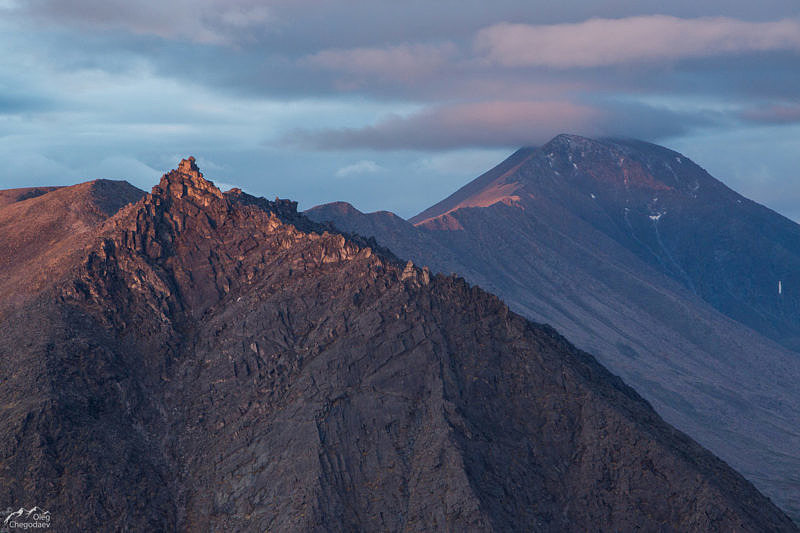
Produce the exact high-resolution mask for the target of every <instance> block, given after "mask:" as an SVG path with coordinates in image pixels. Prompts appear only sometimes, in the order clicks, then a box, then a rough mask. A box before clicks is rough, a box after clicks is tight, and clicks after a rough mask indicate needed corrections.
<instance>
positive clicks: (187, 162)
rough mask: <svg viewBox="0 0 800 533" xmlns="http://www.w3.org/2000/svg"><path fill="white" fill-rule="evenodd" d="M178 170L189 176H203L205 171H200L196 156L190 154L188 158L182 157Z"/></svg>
mask: <svg viewBox="0 0 800 533" xmlns="http://www.w3.org/2000/svg"><path fill="white" fill-rule="evenodd" d="M178 172H181V173H182V174H186V175H188V176H195V177H200V178H202V177H203V173H202V172H200V169H199V168H198V166H197V163H196V162H195V158H194V157H193V156H191V155H190V156H189V157H188V158H186V159H181V162H180V163H179V164H178Z"/></svg>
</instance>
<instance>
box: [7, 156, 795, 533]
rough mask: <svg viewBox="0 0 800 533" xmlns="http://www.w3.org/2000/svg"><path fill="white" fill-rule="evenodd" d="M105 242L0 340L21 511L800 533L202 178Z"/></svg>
mask: <svg viewBox="0 0 800 533" xmlns="http://www.w3.org/2000/svg"><path fill="white" fill-rule="evenodd" d="M49 194H53V192H48V193H46V194H44V195H43V196H42V198H45V197H46V196H48V195H49ZM35 200H36V199H35V198H34V199H28V200H24V201H23V202H30V201H35ZM2 209H5V208H2ZM92 234H93V239H92V241H91V242H90V243H89V244H88V245H86V246H84V243H85V242H86V241H81V243H80V246H78V244H73V243H67V244H65V246H67V247H71V248H70V253H68V254H66V255H65V257H71V258H76V259H75V260H74V261H72V262H70V263H69V264H59V265H58V267H57V268H55V267H54V268H52V269H51V270H50V277H49V280H50V283H49V284H47V285H44V286H37V287H36V288H35V289H29V291H28V292H27V293H26V294H25V295H24V298H19V299H15V300H13V301H6V302H4V308H3V309H4V311H3V312H4V315H3V320H2V321H0V372H2V373H1V374H0V375H2V376H3V386H4V390H5V392H4V402H5V404H4V409H3V410H2V411H0V413H1V414H2V420H0V427H1V428H2V438H1V439H0V453H2V456H3V457H4V463H3V464H4V468H3V469H2V470H1V471H0V491H2V497H3V499H5V500H6V501H14V502H16V501H36V502H38V503H40V504H41V505H42V506H43V507H45V508H47V509H48V510H50V511H51V513H52V516H53V523H54V527H60V526H59V525H58V522H57V521H59V520H63V521H64V522H63V524H70V526H69V527H73V528H75V529H76V530H84V529H96V527H97V524H102V527H103V528H104V529H108V530H155V531H165V530H167V531H223V530H224V531H230V530H236V531H323V530H324V531H362V530H363V531H377V530H380V531H431V530H442V529H457V530H467V531H510V530H515V531H519V530H538V531H564V530H569V529H572V530H587V529H592V530H598V529H599V530H633V529H635V528H641V529H644V530H663V529H665V528H666V529H672V530H682V531H691V530H697V531H699V530H703V531H731V530H740V531H767V530H771V531H797V528H796V527H795V526H794V525H793V524H792V522H791V521H790V520H789V519H788V518H787V517H786V516H785V515H784V514H783V513H782V512H781V511H780V510H778V509H777V508H776V507H775V506H774V505H773V504H772V503H771V502H770V501H769V500H768V499H766V498H765V497H764V496H762V495H761V494H760V493H758V492H757V491H756V489H755V488H754V487H753V486H752V485H751V484H750V483H749V482H747V481H746V480H745V479H744V478H742V477H741V476H740V475H739V474H737V473H736V472H734V471H733V470H732V469H731V468H730V467H728V466H727V465H726V464H725V463H723V462H722V461H720V460H719V459H717V458H716V457H714V456H713V455H712V454H710V453H709V452H708V451H706V450H704V449H703V448H701V447H700V446H699V445H697V444H696V443H695V442H694V441H692V440H691V439H690V438H688V437H687V436H685V435H684V434H682V433H680V432H678V431H676V430H675V429H673V428H672V427H670V426H669V425H667V424H666V423H664V422H663V421H662V420H661V419H660V418H659V416H658V415H656V413H655V412H654V411H653V410H652V409H651V408H650V406H649V405H648V404H647V403H646V402H645V401H644V400H642V399H641V398H640V397H639V395H638V394H636V393H635V392H634V391H633V390H632V389H630V388H629V387H627V386H626V385H625V384H623V382H622V381H621V380H620V379H619V378H617V377H615V376H614V375H612V374H611V373H609V372H608V371H607V370H605V369H604V368H603V367H602V366H601V365H600V364H598V363H597V362H596V361H595V360H594V358H593V357H592V356H590V355H588V354H586V353H584V352H581V351H579V350H577V349H575V348H574V347H573V346H572V345H570V344H569V343H568V342H567V341H566V340H565V339H563V338H562V337H560V336H559V335H558V334H556V333H555V331H554V330H552V329H551V328H549V327H545V326H539V325H536V324H533V323H531V322H528V321H526V320H525V319H523V318H522V317H520V316H518V315H516V314H514V313H513V312H511V311H509V309H508V307H506V305H505V304H503V303H502V302H501V301H500V300H499V299H497V298H496V297H495V296H492V295H490V294H487V293H485V292H484V291H482V290H480V289H478V288H476V287H471V286H470V285H468V284H467V283H466V282H464V280H463V279H460V278H457V277H454V276H442V275H437V276H431V275H430V273H429V271H428V270H427V269H424V268H423V269H421V268H419V267H417V266H414V265H413V264H412V263H410V262H405V263H404V262H399V261H397V260H396V258H394V257H393V256H392V255H390V254H388V253H386V252H384V251H382V250H381V249H380V248H378V247H376V246H373V245H371V244H370V241H366V240H364V239H362V238H358V237H355V236H350V235H346V234H341V233H338V232H336V231H332V230H331V229H330V227H326V226H323V225H320V224H317V223H314V222H312V221H310V220H309V219H307V218H306V217H304V216H302V215H301V214H298V213H297V212H296V204H295V203H294V202H289V201H286V200H279V201H275V202H270V201H267V200H264V199H263V198H255V197H252V196H249V195H246V194H245V193H242V192H241V191H238V190H236V191H229V192H228V193H225V194H222V193H221V192H220V191H219V190H218V189H216V188H215V187H214V186H213V184H211V183H210V182H208V181H205V180H204V178H202V176H201V175H200V173H199V171H198V170H197V169H196V167H194V166H193V165H192V162H191V160H186V161H185V162H183V163H182V164H181V165H180V167H179V168H178V170H176V171H172V172H169V173H167V174H166V175H165V176H164V178H162V180H161V182H160V183H159V185H157V186H156V187H154V188H153V191H152V193H151V194H148V195H146V196H145V197H143V198H141V199H139V200H138V201H136V202H135V203H133V204H130V205H128V206H126V207H123V208H122V209H120V210H119V211H118V212H117V213H116V214H114V215H112V216H110V218H107V219H106V220H105V221H103V222H102V223H100V224H99V225H97V226H95V229H94V230H93V231H92ZM29 261H30V264H33V263H35V262H36V261H37V258H36V257H33V256H32V257H31V258H30V259H29Z"/></svg>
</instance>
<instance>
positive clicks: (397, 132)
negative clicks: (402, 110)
mask: <svg viewBox="0 0 800 533" xmlns="http://www.w3.org/2000/svg"><path fill="white" fill-rule="evenodd" d="M595 115H596V111H595V110H593V109H592V108H589V107H584V106H580V105H576V104H573V103H570V102H504V101H496V102H478V103H468V104H457V105H449V106H440V107H433V108H428V109H425V110H423V111H421V112H419V113H415V114H412V115H409V116H405V117H402V116H397V115H390V116H389V117H387V118H385V119H383V120H381V121H379V122H377V123H376V124H374V125H371V126H366V127H362V128H341V129H328V130H319V131H308V130H296V131H294V132H292V133H291V134H290V135H289V136H287V139H286V140H287V141H288V142H290V143H292V144H301V145H303V144H304V145H310V146H313V147H316V148H322V149H347V148H373V149H379V150H387V149H388V150H396V149H422V150H432V149H433V150H436V149H450V148H456V147H464V146H515V145H521V144H530V143H537V142H541V141H543V140H546V139H545V138H547V137H548V136H550V135H551V134H552V132H553V129H554V128H556V129H557V130H558V131H561V130H567V131H586V130H587V129H591V125H592V123H593V122H594V120H593V119H594V116H595Z"/></svg>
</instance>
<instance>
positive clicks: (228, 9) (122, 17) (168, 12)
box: [7, 0, 274, 45]
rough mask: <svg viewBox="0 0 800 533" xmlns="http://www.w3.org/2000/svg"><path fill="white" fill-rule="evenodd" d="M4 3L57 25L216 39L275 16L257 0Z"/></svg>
mask: <svg viewBox="0 0 800 533" xmlns="http://www.w3.org/2000/svg"><path fill="white" fill-rule="evenodd" d="M7 9H9V10H11V11H12V12H13V11H19V12H21V13H22V14H23V15H27V16H31V17H33V18H34V19H36V20H40V21H46V22H52V23H55V24H57V25H62V24H64V23H68V24H72V25H75V26H79V27H84V28H92V29H101V30H120V29H121V30H125V31H128V32H131V33H134V34H144V35H156V36H158V37H161V38H164V39H168V40H183V41H189V42H194V43H202V44H217V45H220V44H236V43H241V42H243V41H247V40H249V39H250V37H252V35H251V33H252V32H253V31H257V30H259V29H262V28H264V27H265V26H267V25H268V24H270V23H272V22H274V18H273V16H272V13H271V11H270V10H269V8H267V7H266V6H264V5H263V2H260V1H258V0H225V1H221V0H170V1H163V0H137V1H136V2H130V1H127V0H72V1H70V2H62V1H59V0H36V1H32V2H30V3H29V4H27V5H26V4H17V5H14V4H13V3H12V4H11V7H10V8H7Z"/></svg>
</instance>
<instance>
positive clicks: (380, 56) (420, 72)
mask: <svg viewBox="0 0 800 533" xmlns="http://www.w3.org/2000/svg"><path fill="white" fill-rule="evenodd" d="M455 53H456V47H455V46H454V45H453V44H452V43H443V44H432V45H430V44H413V45H409V44H403V45H398V46H389V47H383V48H352V49H347V50H342V49H331V50H322V51H320V52H317V53H315V54H312V55H310V56H307V57H306V58H304V59H303V60H302V62H303V63H305V64H308V65H311V66H314V67H318V68H322V69H327V70H333V71H336V72H340V73H345V74H350V75H354V76H366V77H377V78H379V79H387V80H395V81H402V82H404V83H409V82H412V81H414V80H417V79H419V78H420V77H422V76H428V75H431V74H433V73H436V72H437V71H439V70H440V69H442V67H444V66H445V65H446V64H447V62H448V61H449V60H450V59H451V58H452V57H453V56H454V55H455Z"/></svg>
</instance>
